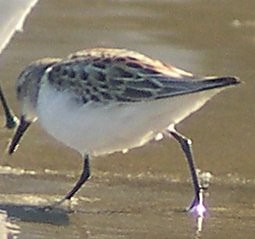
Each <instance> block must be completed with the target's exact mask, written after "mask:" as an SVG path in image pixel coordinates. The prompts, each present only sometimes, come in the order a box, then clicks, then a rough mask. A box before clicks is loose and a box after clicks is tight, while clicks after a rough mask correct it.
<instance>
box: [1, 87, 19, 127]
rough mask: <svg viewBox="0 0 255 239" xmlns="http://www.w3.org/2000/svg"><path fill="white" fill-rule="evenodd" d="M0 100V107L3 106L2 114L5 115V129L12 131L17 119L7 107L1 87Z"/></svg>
mask: <svg viewBox="0 0 255 239" xmlns="http://www.w3.org/2000/svg"><path fill="white" fill-rule="evenodd" d="M0 100H1V102H2V106H3V109H4V114H5V121H6V123H5V127H6V128H8V129H13V128H15V127H16V126H17V123H18V118H17V117H16V116H15V115H14V114H13V113H12V110H11V109H10V107H9V106H8V104H7V101H6V99H5V97H4V93H3V91H2V88H1V86H0Z"/></svg>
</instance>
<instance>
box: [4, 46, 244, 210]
mask: <svg viewBox="0 0 255 239" xmlns="http://www.w3.org/2000/svg"><path fill="white" fill-rule="evenodd" d="M239 83H240V81H239V79H237V78H236V77H230V76H224V77H204V78H201V77H196V76H194V75H193V74H191V73H188V72H186V71H183V70H181V69H178V68H176V67H174V66H172V65H168V64H164V63H162V62H161V61H159V60H154V59H151V58H149V57H147V56H145V55H143V54H140V53H137V52H134V51H130V50H125V49H108V48H94V49H87V50H82V51H78V52H76V53H74V54H71V55H69V56H68V57H66V58H64V59H60V58H45V59H41V60H38V61H35V62H33V63H31V64H30V65H29V66H27V67H26V68H25V69H24V70H23V71H22V72H21V74H20V75H19V77H18V79H17V85H16V92H17V98H18V101H19V102H20V107H21V112H20V122H19V125H18V127H17V129H16V132H15V133H14V136H13V138H12V141H11V143H10V145H9V149H8V152H9V154H12V153H13V152H14V150H15V148H16V146H17V145H18V143H19V141H20V139H21V137H22V135H23V134H24V132H25V131H26V130H27V129H28V127H29V126H30V125H31V123H32V122H35V121H36V120H37V119H38V121H39V122H40V124H41V125H42V127H43V128H44V129H45V130H46V131H47V132H48V133H49V134H50V135H52V136H53V137H55V138H56V139H57V140H59V141H60V142H62V143H64V144H65V145H66V146H69V147H71V148H73V149H75V150H77V151H78V152H79V153H80V154H81V155H82V158H83V162H84V163H83V170H82V173H81V176H80V178H79V180H78V181H77V183H76V184H75V185H74V187H73V188H72V189H71V190H70V191H69V192H68V193H67V194H66V196H65V197H64V198H63V200H61V201H60V203H61V202H63V201H64V200H69V199H71V198H72V197H73V196H74V194H75V193H76V192H77V191H78V190H79V189H80V188H81V186H82V185H83V184H84V183H85V182H86V181H87V179H88V178H89V177H90V166H89V162H90V157H93V156H99V155H106V154H111V153H114V152H118V151H127V150H129V149H132V148H136V147H140V146H143V145H144V144H146V143H147V142H149V141H151V140H153V139H155V138H157V137H158V136H159V135H161V136H162V135H163V136H170V137H171V138H174V139H176V140H177V141H178V142H179V143H180V146H181V148H182V150H183V152H184V154H185V156H186V159H187V162H188V166H189V170H190V173H191V177H192V181H193V187H194V192H195V193H194V194H195V195H194V200H193V201H192V202H191V204H190V206H189V207H188V210H191V211H192V210H194V209H196V208H201V206H202V207H203V196H201V195H202V191H203V188H202V186H201V184H200V182H199V178H198V176H197V172H196V166H195V163H194V160H193V155H192V145H191V140H190V139H188V138H186V137H185V136H183V135H182V134H180V133H179V132H178V131H177V130H176V128H175V126H176V125H177V124H178V123H179V122H180V121H182V120H183V119H185V118H186V117H187V116H189V115H190V114H191V113H193V112H195V111H197V110H199V109H200V108H201V107H202V106H203V105H204V104H205V103H206V102H207V101H208V100H210V99H211V98H212V97H213V96H214V95H216V94H217V93H219V92H221V91H222V90H223V89H225V88H227V87H230V86H234V85H237V84H239ZM198 210H199V209H198ZM202 210H204V209H202Z"/></svg>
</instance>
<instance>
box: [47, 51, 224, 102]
mask: <svg viewBox="0 0 255 239" xmlns="http://www.w3.org/2000/svg"><path fill="white" fill-rule="evenodd" d="M138 56H139V57H134V56H133V55H132V54H131V56H129V55H128V54H126V55H123V56H119V55H118V54H115V55H114V54H113V55H109V54H108V55H107V54H100V55H91V54H80V55H76V56H75V57H71V58H69V59H67V60H64V61H62V62H60V63H57V64H55V65H53V66H52V67H51V70H50V71H48V80H49V82H50V83H51V84H53V85H54V86H55V87H56V88H57V89H58V90H68V91H69V92H71V93H73V95H74V96H75V97H77V98H79V99H80V100H82V101H83V102H84V103H86V102H88V101H95V102H103V103H106V102H110V101H114V102H141V101H151V100H155V99H161V98H166V97H172V96H177V95H183V94H189V93H193V92H197V91H201V90H205V89H210V88H215V87H218V86H219V87H220V85H221V83H220V82H213V81H212V80H203V81H201V80H195V79H194V78H193V77H192V75H191V74H189V73H186V72H184V71H181V70H179V69H177V68H174V67H172V66H166V65H164V64H162V63H161V62H159V61H155V64H152V63H153V62H154V61H153V60H152V59H150V58H146V57H144V56H143V55H138ZM215 79H216V78H215Z"/></svg>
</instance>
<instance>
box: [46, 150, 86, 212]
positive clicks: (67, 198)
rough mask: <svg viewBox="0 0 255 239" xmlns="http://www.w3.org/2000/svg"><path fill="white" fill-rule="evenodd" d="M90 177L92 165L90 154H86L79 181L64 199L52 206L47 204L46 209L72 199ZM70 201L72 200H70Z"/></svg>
mask: <svg viewBox="0 0 255 239" xmlns="http://www.w3.org/2000/svg"><path fill="white" fill-rule="evenodd" d="M89 177H90V165H89V155H88V154H86V155H85V156H84V160H83V170H82V173H81V175H80V178H79V179H78V181H77V182H76V184H75V185H74V186H73V188H72V189H71V190H70V191H69V192H68V193H67V194H66V195H65V197H64V198H63V199H61V200H60V201H58V202H56V203H55V204H53V205H51V206H47V207H46V208H45V209H48V210H50V209H52V208H53V207H56V206H58V205H60V204H62V203H63V202H65V201H66V200H71V198H72V197H73V196H74V194H75V193H76V192H77V191H79V189H80V188H81V187H82V185H83V184H84V183H85V182H86V181H87V180H88V178H89ZM69 202H70V201H69Z"/></svg>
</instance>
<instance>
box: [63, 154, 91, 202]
mask: <svg viewBox="0 0 255 239" xmlns="http://www.w3.org/2000/svg"><path fill="white" fill-rule="evenodd" d="M89 177H90V166H89V155H88V154H86V155H85V157H84V162H83V170H82V173H81V176H80V178H79V180H78V181H77V182H76V184H75V185H74V187H73V188H72V190H71V191H70V192H69V193H67V194H66V196H65V197H64V199H67V200H70V199H71V198H72V197H73V196H74V194H75V193H76V192H77V191H78V190H79V189H80V188H81V186H82V185H83V184H84V183H85V182H86V181H87V180H88V178H89Z"/></svg>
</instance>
